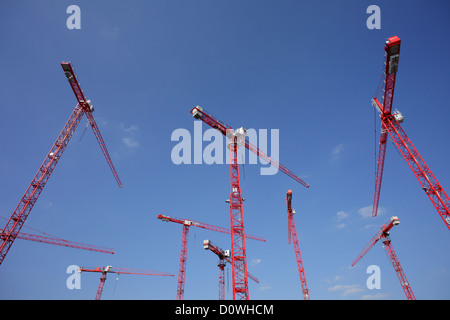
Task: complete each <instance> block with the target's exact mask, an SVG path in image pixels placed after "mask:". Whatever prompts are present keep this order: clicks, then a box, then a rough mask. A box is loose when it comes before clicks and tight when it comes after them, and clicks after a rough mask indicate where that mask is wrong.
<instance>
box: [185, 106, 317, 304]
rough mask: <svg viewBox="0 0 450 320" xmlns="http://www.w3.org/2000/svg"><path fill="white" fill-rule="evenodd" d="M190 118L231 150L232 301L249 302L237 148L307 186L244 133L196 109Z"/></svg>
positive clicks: (243, 130) (192, 111) (244, 131)
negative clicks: (224, 140)
mask: <svg viewBox="0 0 450 320" xmlns="http://www.w3.org/2000/svg"><path fill="white" fill-rule="evenodd" d="M191 113H192V116H193V117H194V118H195V119H199V120H202V121H203V122H205V123H206V124H208V125H209V126H211V127H212V128H214V129H216V130H218V131H220V132H221V133H222V134H223V135H225V136H227V138H228V140H229V143H228V146H227V147H228V148H229V149H230V178H231V179H230V180H231V195H230V224H231V261H232V273H233V299H234V300H248V299H249V295H248V273H247V253H246V246H245V227H244V212H243V207H242V202H243V199H242V192H241V187H240V181H239V164H238V152H237V151H238V144H239V145H242V146H244V147H246V148H247V149H248V150H250V151H252V152H253V153H255V154H256V155H257V156H259V157H261V158H262V159H264V160H265V161H267V162H268V163H270V164H271V165H272V166H274V167H276V168H278V170H280V171H281V172H283V173H284V174H286V175H288V176H289V177H291V178H292V179H294V180H295V181H296V182H298V183H300V184H301V185H303V186H304V187H306V188H309V185H308V184H307V183H306V182H304V181H303V180H302V179H300V178H299V177H297V176H296V175H295V174H293V173H292V172H291V171H290V170H288V169H287V168H286V167H285V166H284V165H282V164H281V163H279V162H278V161H276V160H275V159H272V158H271V157H269V156H268V155H267V154H265V153H264V152H263V151H261V150H259V149H258V148H257V147H256V146H254V145H253V144H251V143H250V142H249V141H248V140H247V139H245V136H246V130H245V129H244V128H239V129H236V130H233V129H232V128H231V127H230V126H229V125H227V124H225V123H223V122H221V121H220V120H218V119H216V118H214V117H213V116H212V115H210V114H208V113H206V112H205V110H204V109H203V108H201V107H199V106H197V107H195V108H193V109H192V110H191Z"/></svg>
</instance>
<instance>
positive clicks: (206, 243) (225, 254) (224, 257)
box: [203, 240, 259, 300]
mask: <svg viewBox="0 0 450 320" xmlns="http://www.w3.org/2000/svg"><path fill="white" fill-rule="evenodd" d="M203 248H204V249H205V250H211V251H212V252H213V253H214V254H216V255H217V256H218V257H219V262H218V263H217V266H218V267H219V300H225V270H224V268H225V265H226V263H227V262H228V263H229V264H231V261H230V250H223V249H221V248H219V247H218V246H216V245H215V244H214V243H212V241H211V240H203ZM247 274H248V277H249V278H250V279H252V280H253V281H255V282H256V283H259V280H258V278H256V277H255V276H253V275H252V274H251V273H250V272H247Z"/></svg>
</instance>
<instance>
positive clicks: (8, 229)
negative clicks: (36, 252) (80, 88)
mask: <svg viewBox="0 0 450 320" xmlns="http://www.w3.org/2000/svg"><path fill="white" fill-rule="evenodd" d="M83 114H84V109H83V108H82V107H81V106H80V105H77V106H75V109H74V110H73V112H72V114H71V115H70V117H69V120H67V122H66V124H65V126H64V128H63V129H62V131H61V133H60V134H59V136H58V138H57V139H56V141H55V143H54V144H53V146H52V148H51V149H50V151H49V153H48V154H47V156H46V157H45V159H44V162H43V163H42V164H41V166H40V167H39V170H38V171H37V173H36V175H35V176H34V178H33V180H32V181H31V183H30V185H29V186H28V188H27V190H26V191H25V194H24V195H23V196H22V198H21V199H20V201H19V204H18V205H17V207H16V209H15V210H14V212H13V213H12V215H11V217H10V218H9V220H8V222H7V223H6V226H5V227H4V228H3V232H2V234H1V236H0V239H1V244H0V264H1V263H2V262H3V260H4V259H5V257H6V255H7V253H8V251H9V249H10V248H11V246H12V244H13V242H14V240H15V238H16V237H17V235H18V234H19V232H20V229H21V228H22V226H23V224H24V223H25V221H26V219H27V217H28V215H29V214H30V211H31V209H32V208H33V206H34V204H35V203H36V201H37V199H38V198H39V195H40V194H41V192H42V190H43V189H44V187H45V185H46V183H47V181H48V179H49V178H50V175H51V174H52V172H53V170H54V169H55V167H56V164H57V163H58V161H59V159H60V158H61V156H62V154H63V152H64V150H65V149H66V147H67V144H68V143H69V141H70V138H71V137H72V135H73V133H74V132H75V129H76V128H77V126H78V124H79V123H80V120H81V117H82V116H83Z"/></svg>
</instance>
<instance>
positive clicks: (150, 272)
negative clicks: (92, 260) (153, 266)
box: [78, 266, 174, 300]
mask: <svg viewBox="0 0 450 320" xmlns="http://www.w3.org/2000/svg"><path fill="white" fill-rule="evenodd" d="M78 272H99V273H101V274H102V275H101V276H100V283H99V285H98V289H97V294H96V295H95V300H100V298H101V296H102V292H103V287H104V285H105V281H106V274H107V273H117V274H138V275H145V276H164V277H173V276H174V275H173V274H170V273H167V272H159V271H153V270H142V269H128V268H113V267H112V266H106V267H96V268H84V267H81V268H80V269H78Z"/></svg>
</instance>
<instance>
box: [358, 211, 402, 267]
mask: <svg viewBox="0 0 450 320" xmlns="http://www.w3.org/2000/svg"><path fill="white" fill-rule="evenodd" d="M399 223H400V221H399V220H398V217H395V216H394V217H391V218H390V219H389V220H388V221H387V222H386V224H383V226H382V227H381V228H380V230H378V232H377V233H376V234H375V235H374V236H373V237H372V239H370V241H369V243H368V244H367V245H366V246H365V247H364V248H363V250H362V251H361V253H360V254H359V255H358V257H357V258H356V259H355V260H354V261H353V262H352V267H353V266H354V265H355V264H356V263H357V262H358V261H359V260H361V258H362V257H364V255H365V254H366V253H367V252H368V251H369V250H370V249H371V248H372V247H373V246H374V245H375V243H377V242H378V240H380V239H381V238H382V237H383V236H384V235H386V234H388V232H389V230H391V229H392V227H393V226H395V225H398V224H399Z"/></svg>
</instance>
